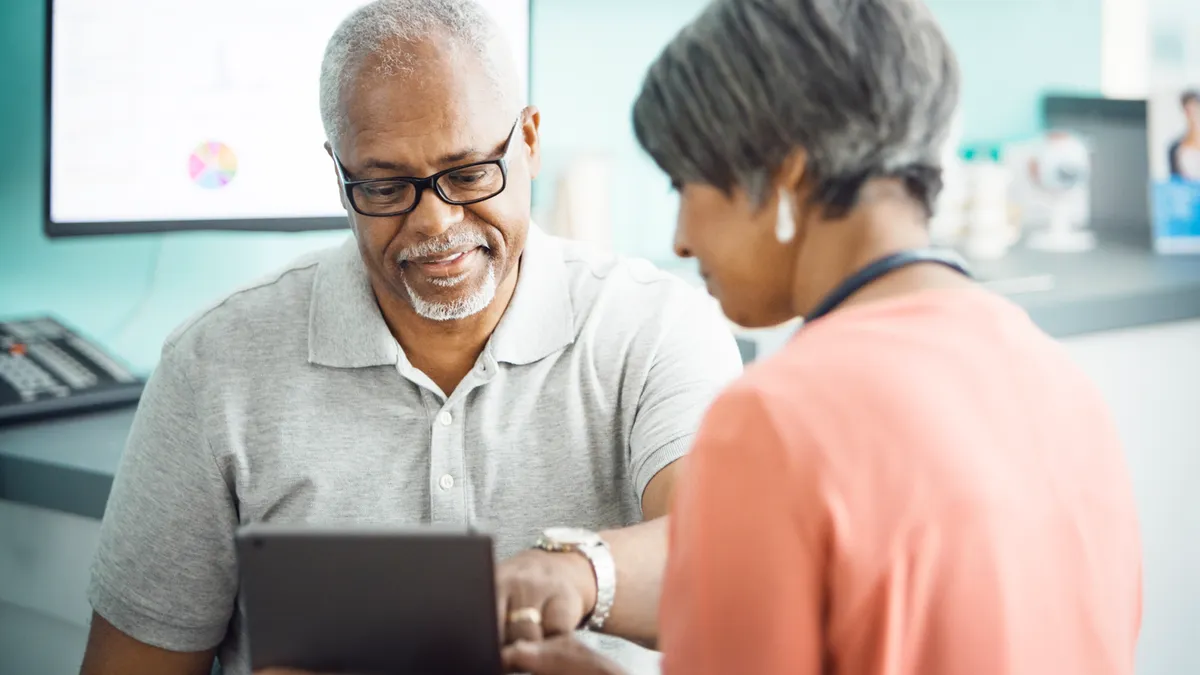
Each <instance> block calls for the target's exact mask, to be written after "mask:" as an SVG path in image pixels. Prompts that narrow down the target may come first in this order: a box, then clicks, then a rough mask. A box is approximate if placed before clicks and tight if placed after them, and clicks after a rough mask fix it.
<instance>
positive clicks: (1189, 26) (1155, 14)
mask: <svg viewBox="0 0 1200 675" xmlns="http://www.w3.org/2000/svg"><path fill="white" fill-rule="evenodd" d="M1195 3H1196V0H1153V1H1152V2H1151V3H1150V16H1149V19H1150V31H1151V34H1150V96H1149V111H1148V112H1149V134H1150V136H1149V140H1150V183H1151V186H1150V190H1151V200H1150V208H1151V211H1152V213H1151V225H1152V227H1153V230H1154V247H1155V250H1157V251H1158V252H1159V253H1200V12H1197V11H1196V4H1195Z"/></svg>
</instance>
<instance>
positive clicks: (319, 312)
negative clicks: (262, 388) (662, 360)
mask: <svg viewBox="0 0 1200 675" xmlns="http://www.w3.org/2000/svg"><path fill="white" fill-rule="evenodd" d="M574 337H575V317H574V310H573V306H572V303H571V293H570V288H569V286H568V279H567V271H566V263H565V262H564V261H563V252H562V249H561V247H560V245H559V242H558V241H556V240H555V239H554V238H552V237H550V236H549V235H547V234H546V233H544V232H542V231H541V229H539V228H538V227H537V225H535V224H532V223H531V224H530V226H529V234H528V237H527V239H526V242H525V250H524V252H523V254H522V255H521V268H520V272H519V275H518V277H517V288H516V290H515V291H514V292H513V297H512V300H511V301H510V302H509V305H508V309H507V310H506V311H505V312H504V316H503V317H502V318H501V319H500V324H499V325H498V326H496V330H495V331H494V332H493V333H492V337H491V340H489V341H488V346H487V348H486V350H485V351H488V352H490V353H491V355H492V357H493V358H495V359H496V360H497V361H500V362H504V363H511V364H515V365H525V364H529V363H533V362H535V361H538V360H540V359H543V358H545V357H547V356H549V355H551V354H553V353H554V352H556V351H558V350H560V349H562V348H563V347H565V346H567V345H569V344H571V342H572V341H573V340H574ZM400 358H401V354H400V346H399V345H398V344H397V343H396V339H395V338H394V337H393V336H392V334H391V331H390V330H388V327H387V323H386V322H384V320H383V314H382V313H380V311H379V305H378V304H377V303H376V300H375V293H374V291H373V290H372V288H371V283H370V279H369V278H368V276H367V269H366V266H365V265H364V264H363V261H362V257H361V254H360V253H359V250H358V243H357V242H356V241H355V239H354V237H350V238H348V239H347V241H346V242H345V243H344V244H343V245H342V246H340V247H339V248H338V249H336V250H335V251H334V252H333V254H332V255H331V256H330V257H329V258H327V259H325V260H324V261H322V262H321V264H320V265H319V266H318V267H317V273H316V276H315V279H314V280H313V295H312V303H311V306H310V308H309V321H308V360H309V362H310V363H314V364H317V365H322V366H329V367H333V368H368V367H371V366H387V365H395V364H397V363H398V362H399V361H400Z"/></svg>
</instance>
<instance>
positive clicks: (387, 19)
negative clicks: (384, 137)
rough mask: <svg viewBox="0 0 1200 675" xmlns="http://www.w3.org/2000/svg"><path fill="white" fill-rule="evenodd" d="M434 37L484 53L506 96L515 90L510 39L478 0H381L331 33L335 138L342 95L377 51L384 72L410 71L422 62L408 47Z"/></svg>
mask: <svg viewBox="0 0 1200 675" xmlns="http://www.w3.org/2000/svg"><path fill="white" fill-rule="evenodd" d="M430 38H446V39H448V40H449V41H450V43H451V44H452V45H453V46H455V47H459V48H465V49H466V50H468V52H469V53H474V54H475V55H476V56H478V57H479V58H480V59H481V61H482V63H483V64H484V66H485V67H486V68H488V70H489V71H490V74H491V75H492V77H493V81H494V83H495V84H496V86H497V89H498V92H497V93H498V94H500V95H501V96H506V97H507V96H515V92H512V91H509V89H511V88H512V87H513V86H514V84H513V82H511V80H512V78H511V77H510V76H509V75H510V74H509V71H511V70H512V68H513V66H512V64H511V63H510V62H508V61H505V60H506V59H507V60H511V58H512V56H511V53H510V50H508V49H507V48H506V47H507V43H506V42H505V40H504V37H503V35H502V34H501V31H500V29H499V27H498V26H497V25H496V23H495V21H494V19H493V18H492V17H491V15H489V14H488V13H487V10H485V9H484V8H483V7H482V6H480V5H479V4H478V3H477V2H476V1H475V0H375V1H374V2H371V3H369V4H366V5H363V6H362V7H359V8H358V9H356V10H355V11H354V12H353V13H351V14H350V15H349V16H347V17H346V18H345V19H344V20H343V21H342V23H341V25H339V26H338V27H337V30H335V31H334V32H333V36H332V37H330V38H329V43H328V44H327V45H326V47H325V57H324V59H323V60H322V62H321V122H322V124H323V125H324V126H325V135H326V137H327V138H328V140H329V142H331V143H334V142H335V141H336V140H337V139H338V138H339V137H340V136H341V135H342V133H343V132H344V131H345V125H346V117H345V111H344V110H342V105H341V99H342V96H343V95H344V94H345V90H346V87H347V86H348V85H349V84H350V83H351V82H352V81H353V80H354V79H355V78H356V77H358V76H359V75H360V74H361V73H360V71H361V70H362V66H363V62H364V61H365V60H366V59H367V58H368V57H372V56H373V57H374V58H375V59H377V60H378V62H379V68H380V71H381V72H380V74H383V75H394V74H401V75H408V74H411V73H413V72H414V70H415V69H416V67H417V63H416V60H415V58H414V56H413V54H412V53H411V51H410V50H408V49H406V47H408V46H410V45H412V44H414V43H419V42H421V41H424V40H428V39H430Z"/></svg>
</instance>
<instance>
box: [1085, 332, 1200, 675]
mask: <svg viewBox="0 0 1200 675" xmlns="http://www.w3.org/2000/svg"><path fill="white" fill-rule="evenodd" d="M1064 344H1066V346H1067V349H1068V351H1069V352H1070V353H1071V356H1072V357H1073V358H1074V359H1075V360H1076V361H1077V362H1078V363H1079V364H1081V365H1082V366H1083V368H1084V369H1085V370H1086V371H1087V372H1088V373H1089V374H1090V375H1091V376H1092V378H1093V379H1094V380H1095V381H1096V382H1097V383H1098V384H1099V386H1100V388H1101V389H1102V390H1103V392H1104V396H1105V398H1106V399H1107V400H1108V402H1109V405H1110V406H1112V409H1113V414H1114V415H1115V417H1116V421H1117V425H1118V427H1119V428H1120V432H1121V436H1122V440H1123V441H1124V443H1125V449H1126V456H1127V457H1128V462H1129V470H1130V473H1131V474H1132V476H1133V484H1134V491H1135V493H1136V497H1137V501H1138V512H1139V517H1140V520H1141V528H1142V547H1143V556H1144V557H1143V560H1144V563H1145V569H1144V577H1143V578H1144V589H1143V590H1144V595H1143V596H1144V614H1143V617H1142V635H1141V641H1140V643H1139V648H1138V669H1137V672H1138V675H1179V674H1181V673H1200V321H1188V322H1183V323H1176V324H1164V325H1158V326H1151V327H1146V328H1138V329H1131V330H1122V331H1111V332H1107V333H1099V334H1095V335H1088V336H1083V337H1077V338H1071V339H1068V340H1064Z"/></svg>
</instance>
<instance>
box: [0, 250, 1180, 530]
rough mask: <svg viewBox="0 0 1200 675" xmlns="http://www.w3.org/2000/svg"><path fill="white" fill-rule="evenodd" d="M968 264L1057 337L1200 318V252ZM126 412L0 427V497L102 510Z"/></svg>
mask: <svg viewBox="0 0 1200 675" xmlns="http://www.w3.org/2000/svg"><path fill="white" fill-rule="evenodd" d="M973 267H974V270H975V272H976V274H977V275H978V276H979V277H980V279H981V280H983V281H984V283H985V284H988V285H990V286H992V287H993V288H995V289H996V290H998V291H1000V292H1002V293H1005V294H1007V295H1009V296H1010V297H1012V299H1013V300H1015V301H1016V302H1017V303H1019V304H1020V305H1021V306H1023V307H1024V308H1025V309H1026V310H1027V311H1028V312H1029V314H1030V316H1031V317H1032V318H1033V319H1034V321H1036V322H1037V323H1038V325H1040V326H1041V327H1042V328H1043V329H1044V330H1045V331H1046V332H1048V333H1049V334H1051V335H1053V336H1055V337H1060V338H1065V337H1071V336H1076V335H1083V334H1087V333H1095V332H1100V331H1107V330H1114V329H1120V328H1133V327H1137V326H1145V325H1150V324H1155V323H1166V322H1171V321H1181V320H1186V319H1194V318H1200V256H1187V257H1183V256H1178V257H1166V256H1155V255H1152V254H1151V253H1150V252H1149V251H1148V250H1147V249H1146V248H1145V247H1144V246H1136V245H1126V244H1119V243H1107V244H1105V245H1104V246H1103V247H1102V248H1100V249H1097V250H1095V251H1092V252H1089V253H1083V254H1061V253H1058V254H1052V253H1042V252H1036V251H1030V250H1027V249H1022V248H1017V249H1014V250H1013V251H1012V252H1011V253H1010V254H1009V255H1008V256H1007V257H1005V258H1003V259H1001V260H995V261H986V262H982V261H976V262H974V263H973ZM132 419H133V410H132V409H129V408H126V409H120V410H114V411H108V412H99V413H90V414H86V415H79V416H74V417H68V418H62V419H55V420H48V421H41V422H34V423H27V424H22V425H16V426H9V427H0V499H5V500H11V501H16V502H23V503H26V504H31V505H34V506H40V507H44V508H50V509H56V510H60V511H64V512H67V513H73V514H77V515H81V516H86V517H90V518H99V517H100V516H101V515H102V514H103V512H104V504H105V501H106V500H107V497H108V491H109V489H110V487H111V484H112V476H113V473H114V471H115V470H116V467H117V463H118V461H119V459H120V456H121V450H122V448H123V446H124V443H125V437H126V435H127V433H128V431H129V424H130V421H131V420H132Z"/></svg>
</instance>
